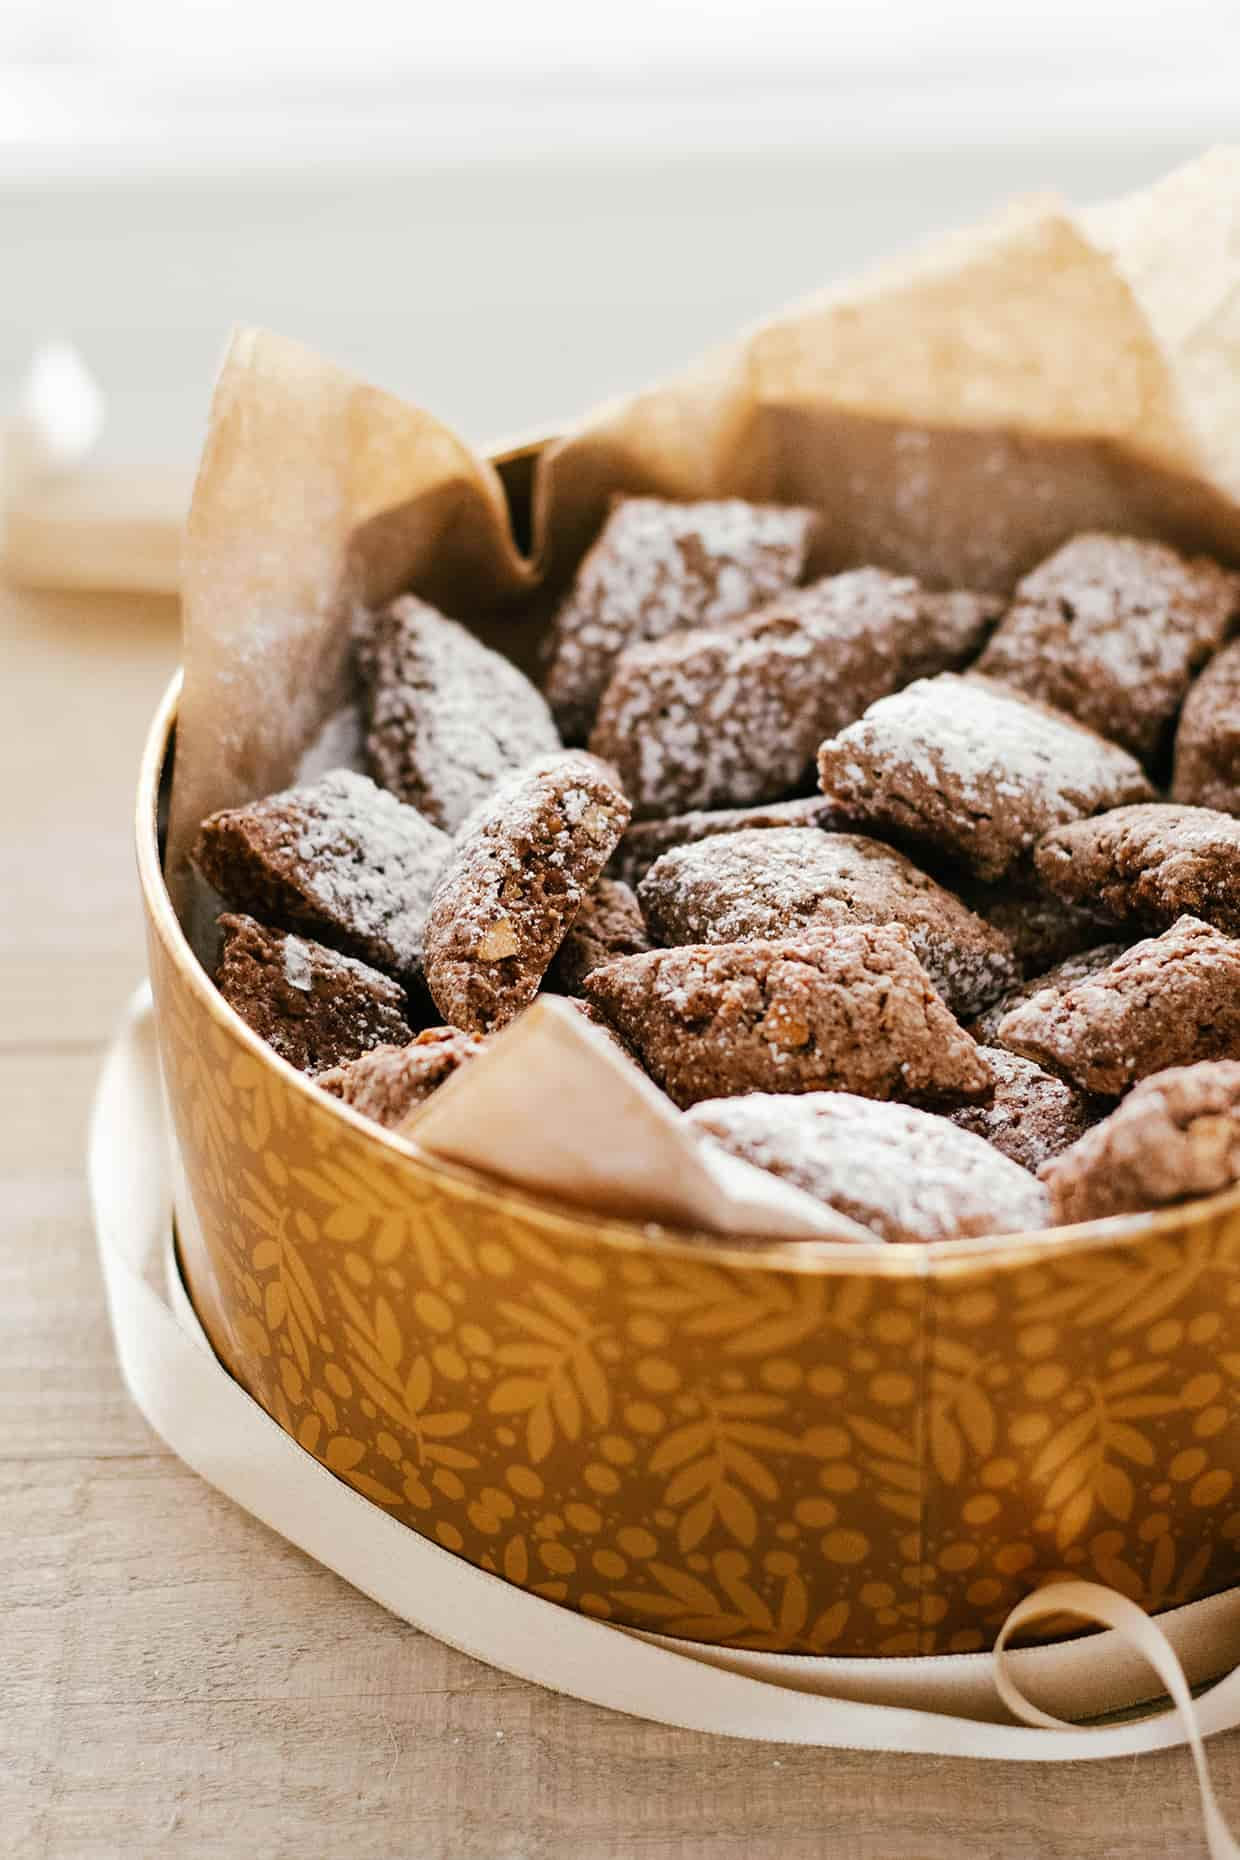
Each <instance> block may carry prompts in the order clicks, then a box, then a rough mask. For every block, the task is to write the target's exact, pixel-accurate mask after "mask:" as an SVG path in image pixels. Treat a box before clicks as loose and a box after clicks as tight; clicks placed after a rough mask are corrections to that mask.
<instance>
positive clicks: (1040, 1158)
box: [358, 1046, 1098, 1175]
mask: <svg viewBox="0 0 1240 1860" xmlns="http://www.w3.org/2000/svg"><path fill="white" fill-rule="evenodd" d="M982 1051H983V1053H984V1054H985V1055H986V1063H987V1065H988V1066H989V1067H990V1070H991V1072H992V1073H993V1074H994V1080H995V1090H994V1096H993V1097H992V1098H990V1099H989V1100H988V1101H987V1102H986V1103H985V1104H966V1105H962V1106H961V1107H960V1109H959V1110H958V1111H952V1112H951V1113H950V1117H951V1121H952V1123H953V1124H955V1125H957V1127H958V1128H959V1129H961V1130H971V1131H972V1132H973V1134H974V1136H975V1137H985V1139H986V1141H987V1143H993V1144H994V1146H995V1148H996V1149H997V1150H1000V1151H1002V1153H1003V1155H1004V1156H1006V1157H1008V1159H1009V1160H1010V1161H1011V1162H1014V1163H1019V1164H1020V1166H1021V1168H1022V1169H1028V1170H1030V1171H1031V1172H1032V1173H1033V1174H1034V1175H1036V1174H1037V1172H1038V1170H1039V1169H1040V1168H1041V1166H1042V1164H1043V1163H1044V1162H1048V1161H1049V1160H1050V1158H1051V1157H1052V1156H1058V1155H1059V1153H1060V1151H1061V1150H1066V1149H1067V1148H1068V1145H1069V1144H1071V1143H1075V1142H1076V1140H1077V1138H1078V1137H1082V1136H1084V1134H1085V1132H1086V1131H1087V1130H1088V1129H1089V1127H1090V1125H1091V1124H1093V1123H1094V1122H1095V1121H1096V1119H1097V1115H1098V1112H1097V1108H1096V1106H1095V1105H1094V1103H1093V1100H1092V1099H1090V1098H1087V1097H1086V1096H1085V1094H1084V1092H1079V1091H1077V1089H1076V1088H1075V1086H1073V1085H1068V1084H1065V1082H1064V1081H1063V1079H1057V1078H1053V1077H1052V1076H1051V1074H1050V1073H1049V1072H1043V1070H1042V1068H1041V1066H1037V1065H1035V1064H1034V1063H1033V1061H1032V1059H1022V1058H1021V1057H1020V1056H1019V1054H1017V1053H1005V1052H1003V1051H1002V1049H1001V1048H999V1047H997V1046H984V1047H983V1048H982ZM358 1063H359V1065H360V1064H361V1063H363V1062H362V1061H360V1060H359V1061H358Z"/></svg>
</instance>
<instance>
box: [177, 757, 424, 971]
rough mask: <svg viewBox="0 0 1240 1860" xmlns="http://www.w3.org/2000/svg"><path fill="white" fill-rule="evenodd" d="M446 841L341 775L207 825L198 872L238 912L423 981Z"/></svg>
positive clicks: (197, 849)
mask: <svg viewBox="0 0 1240 1860" xmlns="http://www.w3.org/2000/svg"><path fill="white" fill-rule="evenodd" d="M451 844H452V843H451V841H450V840H449V839H448V836H447V834H446V833H441V832H440V831H439V829H438V827H433V826H432V825H431V823H430V821H429V820H426V819H424V818H423V816H422V815H421V814H420V813H418V811H417V809H416V808H412V807H405V806H403V805H402V803H401V802H399V801H398V800H397V799H396V798H395V796H394V795H390V794H386V793H385V792H384V790H383V789H382V788H377V787H376V786H375V784H374V782H372V781H368V780H367V778H366V777H365V776H364V775H355V774H353V773H351V771H350V770H348V769H334V770H332V772H331V773H330V774H327V775H323V776H320V778H319V779H318V781H314V782H307V783H306V784H305V785H304V786H302V787H298V788H289V789H287V790H286V791H285V792H284V793H282V794H272V795H268V797H267V798H266V800H263V801H252V802H250V804H249V805H248V806H247V807H230V808H226V809H225V810H224V811H223V812H222V813H218V814H212V815H211V817H210V818H209V819H208V820H205V821H204V822H203V824H202V827H201V829H200V831H199V834H198V839H197V842H196V844H195V846H194V852H193V860H194V864H195V865H196V866H197V868H198V870H199V871H200V872H201V873H202V875H203V877H204V878H205V879H206V880H207V881H208V883H209V884H211V885H213V886H214V887H215V889H216V890H217V891H218V892H219V894H220V896H221V897H223V898H224V899H226V900H227V902H228V903H229V904H231V905H234V906H235V907H236V908H237V909H238V910H243V911H248V912H250V913H251V914H252V915H253V916H255V917H258V918H260V919H261V920H262V921H263V922H264V923H269V924H276V925H278V926H280V927H281V928H282V929H285V930H300V931H304V932H305V933H306V935H308V936H312V937H314V938H316V939H317V941H319V942H320V943H326V944H328V945H329V946H330V947H331V948H332V949H338V950H341V951H342V952H343V953H344V954H345V955H346V956H356V957H357V958H358V960H359V961H361V962H369V963H372V964H373V965H374V966H375V967H376V968H379V969H388V970H390V971H391V972H392V973H393V974H396V975H405V976H412V975H416V974H417V973H418V971H419V969H420V968H421V963H422V927H423V925H424V923H425V922H426V912H427V909H428V907H429V905H430V899H431V892H432V891H433V890H434V886H435V880H436V879H437V877H438V876H439V871H440V868H441V867H442V865H443V863H444V860H445V859H446V858H447V856H448V853H449V851H450V850H451Z"/></svg>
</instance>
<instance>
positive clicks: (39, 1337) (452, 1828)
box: [0, 588, 1240, 1860]
mask: <svg viewBox="0 0 1240 1860" xmlns="http://www.w3.org/2000/svg"><path fill="white" fill-rule="evenodd" d="M176 626H177V613H176V605H175V603H174V602H173V601H170V600H166V599H153V598H149V597H142V596H137V595H128V594H127V595H124V596H117V597H109V598H106V599H104V598H97V599H89V600H88V599H84V598H81V597H71V596H68V595H65V594H46V593H43V594H33V593H23V594H20V595H19V594H15V593H13V592H12V591H7V592H6V591H5V590H4V589H2V588H0V658H2V662H3V664H4V668H5V679H4V690H5V695H6V696H7V697H8V699H9V709H8V712H7V713H6V716H7V722H6V727H5V728H4V729H3V730H0V793H2V794H3V796H4V821H5V828H4V833H3V835H2V836H0V897H2V898H3V901H4V902H3V909H2V910H0V990H2V993H0V1178H2V1181H0V1518H2V1519H3V1524H0V1595H2V1596H3V1626H4V1669H3V1670H4V1679H3V1686H2V1688H0V1853H2V1854H4V1855H5V1856H8V1855H10V1854H12V1855H13V1856H15V1857H16V1856H21V1860H115V1856H117V1855H118V1854H125V1855H127V1856H132V1857H133V1860H234V1857H235V1856H237V1855H241V1854H246V1855H250V1854H252V1855H255V1856H257V1857H258V1860H336V1857H337V1856H339V1855H341V1854H347V1855H348V1856H349V1860H395V1856H402V1857H403V1856H412V1855H416V1856H417V1857H418V1860H633V1856H635V1855H640V1856H641V1860H724V1857H725V1856H729V1855H735V1856H741V1855H744V1856H752V1857H753V1860H897V1857H898V1860H997V1856H1002V1860H1112V1856H1117V1855H1121V1854H1122V1855H1123V1856H1124V1860H1167V1856H1170V1855H1174V1856H1175V1860H1204V1855H1205V1843H1204V1840H1203V1839H1202V1835H1201V1823H1200V1810H1199V1807H1198V1802H1197V1791H1196V1785H1195V1783H1194V1781H1193V1772H1192V1766H1191V1764H1190V1761H1189V1758H1188V1755H1187V1753H1186V1752H1184V1751H1169V1752H1164V1753H1160V1754H1158V1755H1155V1756H1152V1757H1147V1758H1141V1759H1137V1760H1134V1761H1133V1762H1132V1763H1131V1764H1128V1763H1125V1764H1123V1765H1117V1764H1098V1765H1094V1764H1080V1765H1076V1766H1073V1767H1070V1768H1061V1767H1059V1766H1056V1765H1051V1764H1046V1765H1036V1764H1030V1765H1017V1764H1007V1763H996V1764H987V1765H982V1764H977V1765H968V1764H965V1763H960V1762H947V1761H942V1760H939V1759H937V1758H920V1757H885V1756H873V1755H865V1754H860V1753H855V1752H848V1751H840V1752H824V1753H820V1752H817V1751H813V1750H801V1749H796V1748H790V1747H780V1746H773V1745H769V1744H739V1743H729V1742H727V1741H725V1740H723V1739H711V1738H706V1737H699V1736H696V1735H693V1734H691V1733H689V1732H673V1731H667V1730H663V1729H661V1728H660V1727H659V1726H657V1725H651V1724H644V1723H641V1722H639V1721H638V1720H636V1719H633V1718H625V1717H620V1716H615V1715H610V1714H608V1713H605V1712H601V1711H598V1710H595V1709H594V1708H593V1707H590V1706H586V1705H581V1704H578V1703H576V1702H574V1701H573V1700H571V1699H564V1698H559V1697H557V1696H555V1695H553V1694H551V1693H548V1692H541V1691H538V1690H536V1689H535V1688H533V1687H532V1686H528V1685H525V1684H523V1683H521V1682H520V1681H517V1680H514V1679H510V1678H508V1677H506V1676H505V1675H504V1674H503V1673H498V1672H494V1671H492V1670H491V1669H490V1668H488V1667H484V1666H479V1665H477V1664H475V1663H474V1662H473V1661H471V1660H468V1659H466V1658H465V1657H464V1655H462V1654H459V1653H456V1652H454V1651H453V1650H452V1649H451V1648H450V1647H446V1646H443V1645H441V1644H440V1643H438V1642H436V1641H432V1640H428V1639H427V1638H426V1637H425V1636H423V1635H421V1634H418V1633H417V1632H416V1631H414V1630H413V1629H412V1628H409V1627H407V1626H405V1625H404V1624H403V1623H401V1622H399V1621H396V1620H393V1619H392V1618H391V1617H390V1616H388V1615H386V1614H384V1613H383V1612H382V1610H380V1609H379V1608H377V1607H376V1606H375V1605H374V1604H373V1603H371V1602H369V1601H367V1599H366V1598H365V1597H364V1596H363V1595H360V1594H358V1593H357V1592H356V1591H355V1590H352V1589H349V1588H347V1587H346V1586H345V1585H344V1584H343V1583H342V1582H340V1581H339V1580H338V1578H336V1577H335V1576H332V1575H330V1574H329V1573H328V1572H327V1571H326V1570H324V1569H322V1568H320V1567H319V1566H318V1565H317V1564H315V1563H312V1562H310V1561H309V1560H308V1559H307V1558H306V1557H305V1556H303V1555H302V1554H301V1553H300V1552H299V1551H296V1550H294V1549H292V1548H291V1547H290V1546H289V1545H288V1544H286V1543H284V1542H283V1541H282V1540H281V1539H279V1538H278V1537H275V1536H273V1535H272V1534H271V1532H269V1531H267V1530H266V1529H264V1527H263V1526H262V1525H261V1524H259V1523H257V1522H256V1520H255V1519H254V1518H252V1517H249V1516H247V1515H246V1514H245V1513H244V1512H242V1511H239V1510H238V1509H237V1508H236V1507H235V1506H233V1505H231V1504H230V1503H228V1501H227V1500H225V1499H223V1498H221V1497H220V1496H219V1494H218V1493H216V1492H213V1491H212V1490H210V1488H209V1487H207V1486H205V1485H204V1484H202V1482H201V1481H200V1480H198V1479H197V1478H195V1476H194V1475H193V1474H192V1473H191V1472H189V1471H188V1470H187V1469H186V1468H185V1467H184V1466H183V1465H182V1464H181V1462H180V1461H179V1460H177V1459H175V1458H174V1457H173V1455H172V1454H171V1453H169V1452H168V1450H167V1449H166V1448H165V1447H164V1446H163V1444H162V1442H161V1441H159V1440H158V1439H156V1438H155V1436H154V1435H153V1434H151V1433H150V1432H149V1430H148V1429H147V1428H146V1426H145V1424H144V1423H143V1421H142V1420H141V1418H140V1417H139V1415H138V1414H137V1412H136V1410H135V1409H134V1408H133V1407H132V1405H131V1404H130V1402H129V1400H128V1398H127V1396H126V1394H125V1391H124V1389H123V1388H122V1386H121V1382H120V1378H119V1375H118V1373H117V1369H116V1364H115V1361H114V1358H113V1354H112V1345H111V1337H110V1334H109V1331H108V1325H107V1317H106V1313H105V1310H104V1300H103V1292H102V1288H101V1286H100V1283H99V1278H98V1272H97V1268H96V1264H95V1257H94V1240H93V1236H92V1232H91V1225H90V1210H89V1207H88V1205H87V1200H86V1191H85V1186H84V1183H83V1179H82V1151H83V1143H84V1132H85V1122H86V1115H87V1109H88V1106H89V1102H90V1095H91V1092H92V1090H93V1088H94V1084H95V1076H96V1073H97V1070H98V1066H99V1061H100V1058H101V1055H102V1051H103V1047H104V1043H105V1041H106V1039H107V1036H108V1032H109V1028H110V1026H111V1025H112V1023H113V1021H114V1019H115V1017H116V1015H117V1014H118V1013H119V1011H120V1008H121V1005H122V1002H123V1001H124V999H125V997H126V995H127V993H128V991H129V990H130V988H131V987H132V986H133V984H134V983H135V982H136V981H137V979H138V978H139V976H140V975H141V973H142V969H143V952H142V947H141V925H140V917H139V911H138V899H137V885H136V881H135V879H134V877H133V861H132V855H131V847H130V812H131V796H132V789H133V785H134V778H135V771H136V767H137V761H138V753H139V748H140V744H141V741H142V737H143V733H144V731H145V728H146V724H147V720H148V718H149V716H150V713H151V711H152V710H153V708H154V705H155V701H156V698H157V696H158V694H159V692H160V690H161V689H162V687H163V685H164V683H165V681H166V679H167V677H168V676H169V674H170V672H171V670H172V668H173V665H174V663H175V660H176V656H177V630H176ZM1211 1763H1212V1766H1213V1770H1214V1777H1215V1781H1216V1784H1217V1787H1218V1791H1219V1795H1220V1797H1221V1799H1222V1801H1223V1803H1224V1804H1225V1805H1226V1806H1227V1807H1228V1808H1229V1809H1231V1810H1233V1811H1234V1810H1235V1809H1236V1807H1237V1805H1240V1737H1237V1736H1231V1737H1224V1738H1219V1739H1216V1740H1214V1741H1213V1743H1212V1745H1211Z"/></svg>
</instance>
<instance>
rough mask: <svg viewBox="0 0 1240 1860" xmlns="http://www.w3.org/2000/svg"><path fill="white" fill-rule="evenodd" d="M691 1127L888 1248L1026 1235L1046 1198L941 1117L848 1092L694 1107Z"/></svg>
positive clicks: (1023, 1174) (1041, 1217)
mask: <svg viewBox="0 0 1240 1860" xmlns="http://www.w3.org/2000/svg"><path fill="white" fill-rule="evenodd" d="M687 1115H688V1117H689V1120H690V1122H691V1123H692V1124H693V1125H694V1127H695V1128H696V1129H699V1130H701V1131H704V1132H705V1133H706V1134H707V1135H709V1136H711V1137H713V1138H714V1139H715V1141H716V1142H719V1143H722V1144H723V1145H724V1147H725V1148H727V1149H729V1150H731V1152H732V1153H733V1154H734V1155H736V1156H741V1157H743V1158H744V1159H745V1160H746V1161H747V1162H751V1163H755V1164H756V1165H757V1166H758V1167H759V1168H760V1169H768V1170H770V1172H771V1173H772V1174H773V1175H777V1176H779V1177H781V1178H782V1179H783V1180H784V1181H787V1182H791V1183H793V1184H794V1186H796V1187H797V1188H800V1189H803V1190H804V1191H805V1192H806V1193H807V1194H811V1195H815V1196H817V1198H818V1199H819V1200H820V1201H823V1202H825V1203H826V1204H827V1205H828V1206H829V1207H833V1208H836V1209H837V1210H838V1211H839V1212H840V1213H842V1214H847V1215H849V1216H851V1218H852V1219H853V1220H857V1221H860V1222H862V1223H863V1225H865V1226H868V1227H871V1228H873V1229H874V1230H875V1231H876V1232H877V1233H880V1234H881V1235H882V1236H883V1238H884V1239H886V1240H892V1241H921V1242H929V1241H936V1240H953V1239H957V1238H963V1237H965V1236H970V1235H979V1234H990V1233H996V1234H998V1233H1019V1232H1029V1231H1033V1230H1036V1229H1037V1228H1039V1227H1042V1226H1044V1225H1045V1223H1046V1218H1047V1199H1046V1194H1045V1191H1044V1190H1043V1189H1042V1188H1040V1187H1039V1185H1038V1183H1037V1182H1036V1181H1035V1180H1034V1179H1033V1177H1032V1176H1031V1175H1029V1174H1028V1172H1027V1171H1026V1170H1024V1169H1022V1168H1020V1167H1018V1165H1017V1164H1015V1163H1013V1162H1010V1161H1009V1160H1008V1159H1007V1158H1006V1157H1004V1156H1001V1155H999V1154H998V1153H997V1151H996V1150H994V1149H993V1148H992V1147H991V1146H990V1145H989V1144H988V1143H986V1142H985V1141H983V1139H982V1138H980V1137H977V1136H974V1135H972V1134H971V1133H970V1132H968V1131H965V1130H958V1129H957V1128H956V1127H955V1126H954V1125H953V1124H951V1123H949V1122H948V1121H947V1120H946V1119H945V1118H941V1117H934V1116H932V1115H930V1114H929V1113H928V1112H924V1111H917V1110H913V1109H911V1108H910V1107H908V1106H906V1105H896V1104H883V1103H877V1102H875V1101H873V1100H871V1099H868V1098H859V1097H855V1096H854V1095H853V1094H851V1093H848V1092H811V1093H807V1094H805V1095H804V1096H802V1097H792V1098H789V1097H779V1096H772V1095H770V1094H766V1093H754V1094H752V1095H751V1096H749V1097H747V1098H734V1099H725V1100H719V1101H716V1102H712V1103H708V1104H700V1105H698V1106H696V1107H695V1109H694V1110H692V1111H690V1112H688V1113H687Z"/></svg>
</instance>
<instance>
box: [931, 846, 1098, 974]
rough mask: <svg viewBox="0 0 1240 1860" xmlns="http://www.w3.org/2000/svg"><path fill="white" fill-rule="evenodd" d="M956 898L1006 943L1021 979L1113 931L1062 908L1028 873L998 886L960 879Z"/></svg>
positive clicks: (1074, 908) (1087, 914) (1090, 916)
mask: <svg viewBox="0 0 1240 1860" xmlns="http://www.w3.org/2000/svg"><path fill="white" fill-rule="evenodd" d="M960 895H961V897H962V898H963V899H964V901H965V903H966V904H967V905H968V907H969V909H970V910H971V911H976V912H977V915H978V916H979V917H984V918H985V919H986V922H987V923H988V924H993V925H994V927H995V929H996V930H998V931H1000V932H1001V933H1002V935H1004V936H1005V937H1006V938H1007V939H1008V941H1009V943H1010V944H1011V945H1012V954H1013V955H1014V956H1015V958H1016V966H1017V968H1018V969H1019V970H1020V972H1021V974H1022V975H1041V974H1042V972H1043V971H1044V970H1046V969H1052V968H1054V967H1055V965H1056V963H1060V962H1064V961H1066V960H1067V958H1068V957H1069V956H1078V955H1080V954H1081V952H1082V951H1083V950H1088V949H1090V948H1092V947H1093V946H1094V945H1095V944H1096V943H1098V942H1099V941H1101V939H1102V938H1103V937H1107V936H1110V934H1111V933H1112V931H1113V930H1114V928H1115V926H1114V924H1110V923H1108V922H1107V921H1106V919H1105V918H1101V917H1099V916H1098V915H1097V914H1096V913H1095V912H1094V911H1087V910H1083V909H1081V908H1080V906H1078V905H1075V904H1065V903H1064V901H1063V899H1062V898H1057V897H1056V896H1055V894H1054V892H1053V891H1048V890H1047V889H1046V886H1045V885H1043V884H1041V883H1040V882H1039V881H1038V879H1037V877H1036V875H1035V874H1034V873H1032V872H1027V871H1024V870H1021V871H1019V872H1013V873H1011V874H1010V875H1009V877H1008V878H1007V879H1005V880H1004V881H1003V882H1002V883H1000V884H998V885H984V884H983V883H982V882H981V880H980V879H966V880H965V881H964V882H963V883H962V884H961V886H960Z"/></svg>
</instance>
